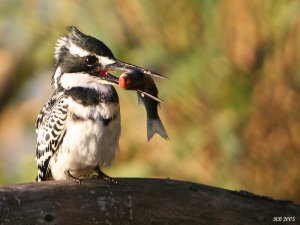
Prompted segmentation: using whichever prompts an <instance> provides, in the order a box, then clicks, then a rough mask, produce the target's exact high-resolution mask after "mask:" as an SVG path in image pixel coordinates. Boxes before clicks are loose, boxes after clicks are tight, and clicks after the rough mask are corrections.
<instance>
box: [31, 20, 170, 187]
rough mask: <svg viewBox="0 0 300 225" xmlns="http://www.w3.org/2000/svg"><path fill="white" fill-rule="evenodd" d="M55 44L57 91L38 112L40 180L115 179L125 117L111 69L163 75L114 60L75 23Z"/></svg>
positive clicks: (102, 44)
mask: <svg viewBox="0 0 300 225" xmlns="http://www.w3.org/2000/svg"><path fill="white" fill-rule="evenodd" d="M66 29H67V32H68V33H67V34H66V35H62V36H60V37H59V38H58V40H57V42H56V45H55V53H54V57H55V60H56V63H55V72H54V74H53V76H52V86H53V89H54V91H53V94H52V97H51V98H50V99H49V100H48V102H47V103H46V104H45V105H44V106H43V108H42V110H41V111H40V113H39V114H38V116H37V120H36V124H35V128H36V133H37V144H36V157H35V160H36V164H37V170H38V174H37V177H36V181H37V182H41V181H47V180H72V181H75V182H78V183H83V179H84V178H87V177H91V176H93V177H97V178H102V179H104V180H109V181H115V180H114V179H113V178H111V177H109V176H108V175H106V174H104V173H103V172H102V170H101V167H108V166H109V165H110V163H111V161H112V160H113V159H114V157H115V155H116V153H117V152H118V151H119V139H120V134H121V116H120V105H119V98H118V94H117V92H116V90H115V88H114V86H117V85H118V81H119V80H118V78H117V77H115V76H113V75H112V74H110V73H109V72H110V71H115V70H119V71H125V72H126V71H127V72H128V71H137V72H139V73H143V74H147V75H149V76H152V77H159V78H165V77H164V76H163V75H161V74H159V73H156V72H153V71H151V70H147V69H145V68H142V67H139V66H136V65H133V64H129V63H126V62H123V61H120V60H118V59H116V58H115V57H114V55H113V53H112V51H111V50H110V49H109V48H108V47H107V46H106V45H105V44H104V43H103V42H102V41H100V40H98V39H97V38H95V37H92V36H89V35H87V34H84V33H82V32H81V31H79V30H78V28H76V27H75V26H68V27H66Z"/></svg>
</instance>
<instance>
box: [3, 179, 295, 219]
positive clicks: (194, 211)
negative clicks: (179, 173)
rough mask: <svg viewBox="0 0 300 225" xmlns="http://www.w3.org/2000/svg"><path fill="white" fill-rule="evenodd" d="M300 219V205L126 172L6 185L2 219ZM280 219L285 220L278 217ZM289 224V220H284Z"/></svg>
mask: <svg viewBox="0 0 300 225" xmlns="http://www.w3.org/2000/svg"><path fill="white" fill-rule="evenodd" d="M280 217H281V220H282V221H283V220H289V221H290V222H288V223H286V224H297V223H298V224H299V221H300V206H299V205H296V204H294V203H293V202H291V201H282V200H273V199H271V198H268V197H261V196H257V195H254V194H251V193H249V192H245V191H240V192H235V191H228V190H224V189H220V188H215V187H210V186H205V185H201V184H196V183H191V182H184V181H175V180H169V179H166V180H163V179H136V178H120V179H118V183H117V184H113V183H109V182H106V181H103V180H86V182H85V185H79V184H77V183H74V182H69V181H49V182H41V183H28V184H19V185H11V186H0V224H1V225H7V224H14V225H16V224H22V225H23V224H72V225H73V224H85V225H89V224H118V225H119V224H138V225H144V224H170V225H177V224H180V225H185V224H186V225H201V224H203V225H204V224H205V225H207V224H222V225H227V224H228V225H233V224H243V225H248V224H249V225H253V224H255V225H260V224H263V225H266V224H274V223H275V222H273V221H274V220H275V219H278V220H280ZM276 224H283V222H282V223H280V222H277V223H276ZM284 224H285V223H284Z"/></svg>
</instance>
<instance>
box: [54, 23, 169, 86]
mask: <svg viewBox="0 0 300 225" xmlns="http://www.w3.org/2000/svg"><path fill="white" fill-rule="evenodd" d="M67 30H68V31H69V33H68V34H67V35H65V36H61V37H60V38H59V39H58V40H57V43H56V47H55V59H56V71H55V74H54V75H53V83H54V86H55V88H56V89H58V88H63V89H69V88H72V87H75V86H84V87H89V86H93V85H97V84H110V85H118V78H117V77H114V76H113V75H111V74H110V73H109V71H113V70H120V71H138V72H141V73H144V74H148V75H150V76H156V77H162V78H163V77H164V76H163V75H160V74H158V73H155V72H153V71H150V70H147V69H144V68H141V67H138V66H135V65H131V64H128V63H125V62H122V61H120V60H117V59H116V58H115V57H114V55H113V53H112V52H111V50H110V49H109V48H108V47H107V46H106V45H105V44H104V43H103V42H101V41H100V40H98V39H96V38H94V37H91V36H89V35H86V34H83V33H82V32H80V31H79V30H78V29H77V28H76V27H74V26H69V27H67Z"/></svg>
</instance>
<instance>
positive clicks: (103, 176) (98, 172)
mask: <svg viewBox="0 0 300 225" xmlns="http://www.w3.org/2000/svg"><path fill="white" fill-rule="evenodd" d="M95 172H96V173H97V175H95V176H93V178H96V179H99V178H100V179H103V180H106V181H108V182H111V183H114V184H116V183H118V181H117V180H116V179H114V178H112V177H110V176H108V175H106V174H105V173H103V172H102V171H101V170H100V168H98V167H97V168H95Z"/></svg>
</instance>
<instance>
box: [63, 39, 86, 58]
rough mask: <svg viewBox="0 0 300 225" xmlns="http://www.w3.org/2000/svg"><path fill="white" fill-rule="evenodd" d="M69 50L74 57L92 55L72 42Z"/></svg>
mask: <svg viewBox="0 0 300 225" xmlns="http://www.w3.org/2000/svg"><path fill="white" fill-rule="evenodd" d="M68 49H69V51H70V53H71V54H72V55H78V56H80V57H84V56H87V55H90V54H91V53H90V52H88V51H86V50H84V49H82V48H80V47H79V46H77V45H75V44H74V43H72V42H70V45H69V47H68Z"/></svg>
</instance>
